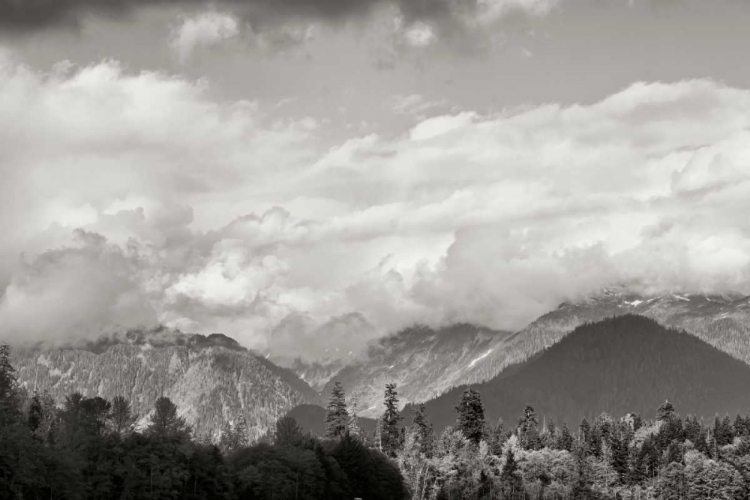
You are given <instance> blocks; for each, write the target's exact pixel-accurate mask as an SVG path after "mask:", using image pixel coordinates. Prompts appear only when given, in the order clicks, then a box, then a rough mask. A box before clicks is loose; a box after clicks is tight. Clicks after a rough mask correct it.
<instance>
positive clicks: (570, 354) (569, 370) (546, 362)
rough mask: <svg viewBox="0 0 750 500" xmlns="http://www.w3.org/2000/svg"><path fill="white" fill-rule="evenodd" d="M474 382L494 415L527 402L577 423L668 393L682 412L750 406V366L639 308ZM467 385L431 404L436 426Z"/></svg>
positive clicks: (645, 410)
mask: <svg viewBox="0 0 750 500" xmlns="http://www.w3.org/2000/svg"><path fill="white" fill-rule="evenodd" d="M472 387H473V388H475V389H477V390H478V391H479V392H480V393H481V395H482V401H483V403H484V407H485V415H486V416H487V419H488V420H489V421H494V420H496V419H497V418H498V417H502V418H503V419H504V420H505V421H506V422H510V423H514V422H515V420H516V419H517V418H518V416H519V415H521V414H522V412H523V409H524V406H525V405H526V404H531V405H533V406H534V407H535V408H536V409H537V414H538V415H540V417H541V416H544V417H547V418H554V419H555V421H556V422H558V423H559V422H562V421H567V422H568V423H569V424H571V425H577V423H578V422H579V421H580V420H581V418H583V417H589V418H590V417H593V416H595V415H598V414H600V413H602V412H607V413H610V414H615V415H621V414H625V413H628V412H638V413H641V414H642V415H643V416H649V415H650V414H651V413H653V411H654V409H655V408H657V407H658V406H659V404H660V403H661V402H664V400H665V399H669V401H671V402H673V403H674V405H675V406H676V407H677V408H678V409H679V410H680V412H681V413H683V414H688V413H693V414H696V415H698V416H705V417H713V416H714V415H715V414H717V413H718V414H720V415H724V414H727V413H729V414H736V413H743V414H744V413H747V412H748V411H749V410H750V366H748V365H747V364H745V363H743V362H741V361H739V360H737V359H735V358H733V357H731V356H729V355H728V354H725V353H723V352H721V351H719V350H717V349H715V348H714V347H712V346H710V345H708V344H707V343H705V342H703V341H701V340H700V339H698V338H696V337H694V336H692V335H689V334H687V333H684V332H680V331H677V330H674V329H667V328H665V327H663V326H661V325H659V324H658V323H656V322H655V321H653V320H651V319H648V318H645V317H642V316H635V315H625V316H618V317H614V318H610V319H606V320H604V321H600V322H597V323H589V324H585V325H582V326H579V327H578V328H576V329H575V330H574V331H573V332H572V333H571V334H570V335H568V336H566V337H565V338H563V339H562V340H561V341H560V342H558V343H557V344H555V345H553V346H551V347H550V348H548V349H547V350H545V351H543V352H542V353H540V354H539V355H537V356H535V357H534V358H533V359H530V360H529V361H526V362H525V363H522V364H520V365H517V366H515V367H512V369H509V370H506V371H504V372H503V373H501V374H500V375H498V376H497V377H495V378H494V379H492V380H490V381H488V382H485V383H482V384H476V385H473V386H472ZM464 389H465V387H458V388H456V389H454V390H451V391H450V392H448V393H446V394H444V395H443V396H440V397H439V398H436V399H434V400H431V401H429V402H428V403H427V414H428V415H430V417H431V419H432V420H433V422H434V423H435V426H436V428H438V429H441V428H443V427H445V426H446V425H453V424H454V423H455V415H456V412H455V405H456V403H457V402H458V400H459V398H460V395H461V393H462V392H463V390H464ZM411 412H412V410H411V408H409V407H407V408H406V409H405V414H406V415H410V414H411Z"/></svg>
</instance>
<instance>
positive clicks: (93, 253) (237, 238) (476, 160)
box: [0, 58, 750, 357]
mask: <svg viewBox="0 0 750 500" xmlns="http://www.w3.org/2000/svg"><path fill="white" fill-rule="evenodd" d="M428 102H429V101H427V100H425V99H423V98H417V97H409V98H403V99H401V100H397V101H394V103H392V104H398V105H397V106H396V110H395V111H394V112H399V110H404V111H401V112H411V111H408V110H418V109H419V108H420V106H422V105H426V103H428ZM429 109H430V110H431V111H434V112H437V113H438V114H437V115H436V114H434V113H433V112H431V113H430V114H429V116H421V113H422V112H418V111H414V113H416V116H417V118H416V123H414V124H413V125H412V126H411V127H410V128H409V129H408V130H403V131H402V133H399V134H396V135H391V136H384V135H378V134H369V135H366V136H363V137H358V136H356V135H353V136H350V137H348V138H347V139H346V140H343V141H341V142H339V143H335V144H333V145H331V139H330V136H328V135H326V134H327V133H328V131H326V130H325V125H323V124H322V123H321V122H320V121H318V120H312V119H310V118H309V117H304V116H300V117H298V118H289V114H288V110H285V111H284V112H283V113H282V114H281V115H279V114H277V113H280V112H279V111H278V110H277V109H276V108H274V107H271V108H269V109H266V108H265V107H264V106H262V105H260V104H257V103H253V102H246V101H237V102H231V101H216V100H214V99H212V98H211V97H210V94H209V93H208V92H207V87H206V84H205V83H202V82H194V81H190V80H187V79H185V78H183V77H176V76H172V75H167V74H163V73H154V72H142V73H132V72H128V71H125V70H123V69H122V68H121V67H120V65H118V64H117V63H116V62H113V61H104V62H101V63H99V64H96V65H92V66H87V67H82V68H78V67H73V66H71V65H70V64H60V65H57V66H55V68H53V69H52V70H50V71H48V72H38V71H33V70H31V69H29V68H27V67H25V66H23V65H21V64H19V63H17V62H13V60H12V58H6V59H5V60H4V61H3V62H2V63H0V174H2V176H3V177H2V178H3V179H4V181H6V182H3V183H2V184H0V231H2V234H3V236H4V238H3V243H2V244H1V245H0V337H2V338H10V339H21V338H23V339H48V340H49V339H57V340H60V339H70V338H80V337H89V336H94V335H97V334H99V333H100V332H102V331H106V330H115V329H122V328H136V327H145V326H151V325H154V324H166V325H169V326H173V327H179V328H182V329H184V330H188V331H197V332H202V333H210V332H215V331H222V332H225V333H227V334H229V335H232V336H235V337H236V338H238V339H239V340H240V341H241V342H243V343H244V344H245V345H248V346H254V347H257V348H263V349H269V350H271V351H273V352H274V353H276V354H283V355H300V356H305V357H317V356H324V355H326V354H325V350H326V349H329V352H331V351H330V349H335V347H336V346H346V348H347V350H353V351H355V350H356V349H357V348H358V347H359V348H361V347H363V346H364V344H365V343H366V341H367V340H369V339H372V338H374V337H376V336H378V335H382V334H384V333H385V332H388V331H392V330H395V329H398V328H401V327H403V326H405V325H409V324H411V323H413V322H427V323H430V324H435V325H438V324H443V323H448V322H452V321H473V322H477V323H482V324H485V325H488V326H492V327H496V328H507V329H515V328H519V327H522V326H523V325H524V324H525V323H526V322H528V321H530V320H532V319H534V318H535V317H536V316H537V315H539V314H542V313H544V312H546V311H548V310H549V309H550V308H553V307H555V306H556V305H557V304H558V303H559V302H561V301H563V300H568V299H574V298H576V297H578V296H580V295H582V294H586V293H590V292H592V291H595V290H597V289H598V288H599V287H601V286H605V285H609V284H612V283H616V282H617V283H620V282H625V283H628V284H629V285H630V286H632V287H634V288H636V289H639V290H645V291H659V290H682V291H709V292H711V291H713V292H717V291H726V290H738V291H743V292H745V293H750V220H749V219H748V218H747V213H748V211H749V210H750V153H748V149H747V144H748V141H750V91H748V90H745V89H737V88H731V87H727V86H725V85H722V84H719V83H717V82H714V81H710V80H690V81H680V82H673V83H636V84H633V85H632V86H630V87H628V88H626V89H623V90H621V91H619V92H616V93H614V94H613V95H611V96H609V97H607V98H605V99H603V100H601V101H599V102H595V103H592V104H586V105H572V106H567V107H562V106H559V105H556V104H546V105H541V106H534V107H526V108H522V109H509V110H505V111H503V112H501V113H496V114H482V113H478V112H473V111H470V110H463V111H461V110H457V111H449V112H446V111H445V108H439V107H438V108H434V107H430V108H429ZM441 113H442V114H441ZM280 116H284V118H281V117H280ZM300 318H301V319H300ZM342 325H343V326H342ZM295 332H299V334H297V333H295ZM295 339H297V340H298V341H297V342H295ZM312 346H315V348H314V349H313V347H312Z"/></svg>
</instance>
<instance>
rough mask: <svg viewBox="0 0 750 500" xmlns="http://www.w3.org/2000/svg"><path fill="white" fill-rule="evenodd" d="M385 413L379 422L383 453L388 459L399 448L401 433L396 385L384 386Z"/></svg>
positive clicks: (393, 455)
mask: <svg viewBox="0 0 750 500" xmlns="http://www.w3.org/2000/svg"><path fill="white" fill-rule="evenodd" d="M383 404H384V405H385V411H384V412H383V415H382V417H381V419H380V421H381V429H380V432H381V435H380V438H381V440H382V447H383V453H385V454H386V455H388V456H390V457H395V456H396V453H397V452H398V450H399V449H400V448H401V446H400V444H401V441H402V440H401V432H400V430H399V426H398V424H399V422H400V421H401V415H400V414H399V412H398V393H397V392H396V384H386V386H385V400H384V402H383Z"/></svg>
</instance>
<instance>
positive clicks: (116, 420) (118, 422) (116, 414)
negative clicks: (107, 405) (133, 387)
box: [109, 396, 138, 437]
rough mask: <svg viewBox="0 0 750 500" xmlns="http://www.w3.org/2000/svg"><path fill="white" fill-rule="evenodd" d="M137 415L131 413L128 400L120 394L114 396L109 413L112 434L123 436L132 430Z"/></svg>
mask: <svg viewBox="0 0 750 500" xmlns="http://www.w3.org/2000/svg"><path fill="white" fill-rule="evenodd" d="M137 418H138V417H136V416H135V415H133V411H132V408H131V406H130V402H129V401H128V400H127V399H125V398H124V397H122V396H115V398H114V399H113V400H112V409H111V411H110V413H109V423H110V428H111V429H112V432H113V433H114V434H117V435H118V436H120V437H125V436H127V435H129V434H130V433H131V432H133V427H134V426H135V422H136V420H137Z"/></svg>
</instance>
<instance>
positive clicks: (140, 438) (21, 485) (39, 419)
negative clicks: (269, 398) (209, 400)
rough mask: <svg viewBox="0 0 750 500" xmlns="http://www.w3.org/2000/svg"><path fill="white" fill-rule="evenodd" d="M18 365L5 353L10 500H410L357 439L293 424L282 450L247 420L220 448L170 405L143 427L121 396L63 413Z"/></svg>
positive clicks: (283, 431) (4, 458) (0, 430)
mask: <svg viewBox="0 0 750 500" xmlns="http://www.w3.org/2000/svg"><path fill="white" fill-rule="evenodd" d="M9 358H10V351H9V348H8V346H6V345H2V346H0V498H2V499H8V500H11V499H50V500H62V499H66V500H67V499H70V500H78V499H80V500H98V499H107V500H112V499H132V500H151V499H153V500H156V499H160V500H161V499H175V500H177V499H189V500H191V499H210V500H212V499H217V500H219V499H221V500H233V499H243V500H244V499H248V500H256V499H257V500H284V499H289V500H291V499H294V500H320V499H332V500H351V499H352V498H356V497H360V498H366V499H368V500H370V499H372V500H380V499H382V500H402V499H406V498H408V493H407V489H406V486H405V483H404V481H403V478H402V476H401V474H400V472H399V469H398V467H397V465H396V464H395V463H394V462H393V461H392V460H390V459H389V458H387V457H386V456H385V454H383V453H382V452H380V451H378V450H377V449H374V448H369V447H367V446H365V445H364V444H363V443H362V442H361V441H360V440H358V439H355V438H353V437H350V436H348V437H344V438H342V439H332V440H321V439H318V438H315V437H312V436H310V435H307V434H305V433H304V432H302V429H300V427H299V426H298V425H297V424H296V422H294V421H293V420H292V419H289V418H286V419H284V418H282V419H280V420H279V421H278V422H277V423H276V432H275V435H274V441H273V443H255V444H250V443H248V430H247V424H246V422H245V421H244V420H243V419H242V418H238V419H234V421H227V423H226V424H225V425H224V428H223V429H222V430H221V432H220V437H219V439H218V440H216V439H211V438H210V437H209V436H195V435H194V433H193V431H192V429H191V428H190V426H189V425H187V423H186V421H185V419H184V418H183V417H181V416H180V415H179V412H178V409H177V407H176V405H175V404H174V403H173V402H172V401H171V400H170V399H169V398H167V397H161V398H159V399H158V400H157V401H156V403H155V405H154V408H153V410H152V411H151V412H150V414H149V415H147V416H146V418H144V419H142V421H141V422H137V420H138V417H137V416H136V415H134V414H133V412H132V409H131V405H130V403H129V402H128V400H127V399H126V398H125V397H122V396H117V397H115V398H113V399H112V400H111V401H108V400H106V399H103V398H100V397H92V398H89V397H84V396H83V395H81V394H78V393H74V394H70V395H68V396H67V397H66V398H65V400H64V401H63V402H61V404H59V405H58V404H56V402H55V401H54V400H53V399H52V398H51V397H50V396H49V395H48V394H39V393H36V392H33V393H29V392H28V391H26V390H25V389H24V388H23V387H20V386H19V384H18V382H17V380H16V377H15V370H14V368H13V366H12V365H11V363H10V360H9ZM139 423H140V424H141V425H137V424H139ZM212 441H217V442H215V443H214V442H212Z"/></svg>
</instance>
